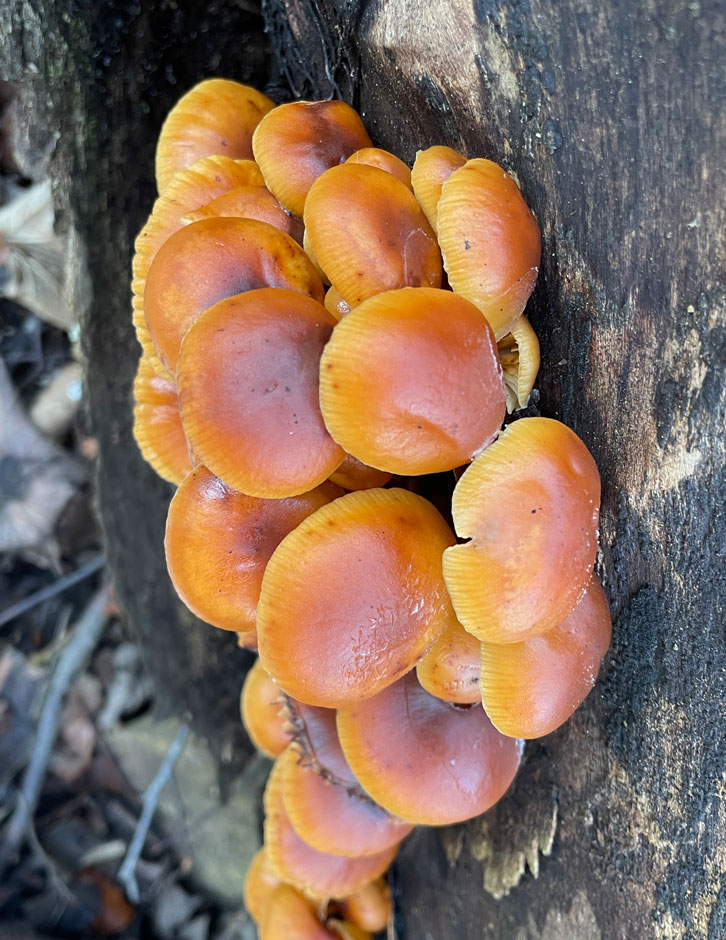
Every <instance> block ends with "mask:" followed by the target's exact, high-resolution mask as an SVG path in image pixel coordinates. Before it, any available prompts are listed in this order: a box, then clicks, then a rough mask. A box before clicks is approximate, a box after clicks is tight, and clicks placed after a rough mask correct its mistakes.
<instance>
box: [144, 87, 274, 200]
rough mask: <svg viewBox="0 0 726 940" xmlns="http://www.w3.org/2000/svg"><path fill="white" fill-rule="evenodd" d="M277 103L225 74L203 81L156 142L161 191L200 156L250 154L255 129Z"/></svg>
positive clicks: (178, 107) (169, 119)
mask: <svg viewBox="0 0 726 940" xmlns="http://www.w3.org/2000/svg"><path fill="white" fill-rule="evenodd" d="M274 107H275V102H274V101H271V100H270V99H269V98H268V97H267V95H263V94H262V93H261V92H259V91H257V90H256V89H255V88H250V86H249V85H240V84H239V82H231V81H228V80H227V79H224V78H211V79H208V80H207V81H204V82H200V83H199V84H198V85H196V86H195V87H194V88H192V89H191V90H190V91H188V92H187V93H186V94H185V95H184V96H183V97H182V98H180V99H179V101H177V103H176V104H175V105H174V107H173V108H172V109H171V111H170V112H169V114H168V116H167V118H166V120H165V121H164V124H163V126H162V128H161V133H160V134H159V142H158V144H157V146H156V184H157V186H158V188H159V192H162V191H163V190H164V189H165V188H166V186H167V185H168V184H169V181H170V180H171V178H172V177H173V176H174V174H175V173H178V172H179V171H180V170H185V169H187V167H190V166H191V165H192V164H193V163H196V162H197V160H200V159H201V158H202V157H210V156H213V155H221V156H225V157H231V158H232V159H238V158H244V159H251V158H252V133H253V131H254V129H255V128H256V127H257V125H258V124H259V122H260V119H261V118H262V116H263V115H265V114H267V112H268V111H271V110H272V108H274Z"/></svg>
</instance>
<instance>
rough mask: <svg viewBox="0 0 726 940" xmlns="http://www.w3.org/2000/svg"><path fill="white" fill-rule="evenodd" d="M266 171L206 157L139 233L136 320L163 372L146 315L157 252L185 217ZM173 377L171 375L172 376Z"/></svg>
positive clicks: (170, 190) (182, 176) (174, 184)
mask: <svg viewBox="0 0 726 940" xmlns="http://www.w3.org/2000/svg"><path fill="white" fill-rule="evenodd" d="M262 183H263V179H262V174H261V173H260V170H259V168H258V166H257V164H256V163H255V162H254V161H252V160H230V159H229V157H205V158H204V159H203V160H199V161H198V162H197V163H195V164H194V166H192V167H190V168H189V169H188V170H182V171H181V172H180V173H177V174H176V176H174V177H173V179H172V180H171V181H170V182H169V184H168V186H167V187H166V189H165V190H164V192H163V193H162V194H161V195H160V196H159V198H158V199H157V200H156V202H155V203H154V208H153V209H152V211H151V215H150V216H149V218H148V219H147V221H146V223H145V225H144V227H143V228H142V229H141V231H140V232H139V234H138V236H137V238H136V242H135V245H134V248H135V254H134V260H133V281H132V283H131V289H132V291H133V323H134V327H135V328H136V338H137V339H138V341H139V343H140V344H141V348H142V349H143V351H144V355H145V356H146V357H148V359H149V361H150V362H151V364H152V365H153V367H154V369H155V370H156V371H157V372H160V373H166V372H167V370H166V368H165V367H164V365H163V364H162V362H161V360H160V359H159V358H158V356H157V353H156V349H155V348H154V344H153V343H152V341H151V335H150V334H149V330H148V327H147V326H146V319H145V317H144V290H145V289H146V276H147V275H148V273H149V268H150V267H151V263H152V261H153V260H154V258H155V257H156V253H157V251H158V250H159V249H160V248H161V246H162V245H163V244H164V242H165V241H166V240H167V239H168V238H170V237H171V236H172V235H173V234H174V233H175V232H178V231H179V229H181V228H183V227H184V225H185V222H184V220H183V218H184V216H185V215H186V214H188V213H189V212H192V211H193V210H195V209H198V208H199V207H200V206H204V205H206V204H207V203H209V202H210V201H211V200H214V199H216V197H217V196H220V195H222V193H226V192H227V191H228V190H230V189H233V188H235V187H239V186H253V185H256V186H260V185H261V184H262ZM169 378H171V376H169Z"/></svg>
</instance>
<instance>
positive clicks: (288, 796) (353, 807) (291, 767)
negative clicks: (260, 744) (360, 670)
mask: <svg viewBox="0 0 726 940" xmlns="http://www.w3.org/2000/svg"><path fill="white" fill-rule="evenodd" d="M290 707H291V710H292V712H293V715H294V716H295V717H294V718H293V722H292V723H293V726H296V727H297V728H298V729H299V727H300V725H301V724H302V725H303V727H304V731H303V732H302V733H301V732H300V731H299V730H298V731H297V733H294V743H293V745H292V746H291V747H289V748H288V749H287V751H286V752H285V753H284V754H283V755H282V756H281V757H280V758H279V763H280V766H281V767H282V770H281V775H282V794H283V801H284V803H285V811H286V812H287V815H288V816H289V818H290V822H291V823H292V825H293V826H294V828H295V831H296V832H297V834H298V835H299V836H300V838H302V839H304V841H305V842H307V843H308V845H311V846H312V847H313V848H315V849H317V850H318V851H320V852H330V853H331V854H333V855H344V856H346V857H350V858H362V857H364V856H368V855H376V854H378V853H379V852H383V851H385V850H386V849H389V848H391V847H392V846H395V845H398V843H399V842H400V841H401V839H403V838H404V837H405V836H407V835H408V834H409V832H410V831H411V829H412V828H413V827H412V826H411V825H410V824H408V823H403V822H401V820H399V819H395V818H394V817H393V816H391V814H390V813H388V812H386V810H384V809H382V808H381V807H380V806H378V805H377V804H376V803H375V802H374V801H373V800H372V799H371V798H370V797H369V796H368V795H367V794H366V793H364V791H363V790H362V789H361V787H360V785H359V783H358V781H357V780H356V779H355V777H354V776H353V772H352V770H351V769H350V767H349V766H348V762H347V761H346V759H345V757H344V755H343V751H342V749H341V747H340V742H339V741H338V732H337V729H336V726H335V712H334V711H333V710H332V709H330V708H315V707H314V706H312V705H303V704H301V703H295V702H292V703H291V706H290ZM311 712H312V713H314V715H313V718H312V720H311V719H310V713H311Z"/></svg>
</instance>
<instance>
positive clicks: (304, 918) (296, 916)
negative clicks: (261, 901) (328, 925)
mask: <svg viewBox="0 0 726 940" xmlns="http://www.w3.org/2000/svg"><path fill="white" fill-rule="evenodd" d="M258 924H259V927H260V940H331V938H332V937H333V936H334V935H333V934H331V933H330V932H329V931H327V930H326V929H325V927H324V926H323V925H322V924H321V923H320V920H319V918H318V915H317V913H316V911H315V907H314V905H313V903H312V902H311V901H310V899H309V898H306V897H305V896H304V895H303V894H301V893H300V891H297V890H296V889H295V888H293V887H292V885H289V884H279V885H278V886H277V887H276V888H275V889H274V891H271V892H270V895H269V897H268V898H267V903H266V905H265V909H264V912H263V914H262V918H261V920H260V921H258Z"/></svg>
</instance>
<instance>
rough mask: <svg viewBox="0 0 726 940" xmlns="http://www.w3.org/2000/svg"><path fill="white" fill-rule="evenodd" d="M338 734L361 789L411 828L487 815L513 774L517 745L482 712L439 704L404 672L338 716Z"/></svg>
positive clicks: (519, 746)
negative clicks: (380, 689)
mask: <svg viewBox="0 0 726 940" xmlns="http://www.w3.org/2000/svg"><path fill="white" fill-rule="evenodd" d="M337 722H338V734H339V735H340V743H341V745H342V746H343V752H344V753H345V756H346V758H347V759H348V763H349V764H350V766H351V768H352V770H353V773H354V774H355V775H356V777H357V778H358V780H359V781H360V783H361V786H362V787H363V788H364V789H365V790H366V791H367V792H368V793H369V794H370V795H371V796H372V797H373V799H374V800H376V801H377V802H378V803H380V804H381V806H384V807H385V808H386V809H387V810H388V811H389V812H391V813H393V814H394V815H396V816H398V817H399V818H400V819H406V820H408V821H409V822H411V823H416V824H420V825H425V826H446V825H450V824H451V823H456V822H462V821H463V820H465V819H471V818H472V817H474V816H478V815H479V814H480V813H483V812H485V811H486V810H487V809H489V807H490V806H493V805H494V803H496V802H497V800H498V799H500V797H502V796H503V795H504V793H505V792H506V790H507V788H508V787H509V785H510V783H511V782H512V780H513V779H514V775H515V774H516V772H517V768H518V767H519V761H520V758H521V754H522V742H521V741H516V740H515V739H514V738H508V737H505V736H504V735H502V734H500V733H499V732H498V731H497V730H496V728H495V727H494V726H493V725H492V723H491V722H490V720H489V719H488V718H487V716H486V713H485V712H484V709H483V708H482V707H481V706H480V705H469V706H464V707H462V706H458V705H452V704H450V703H449V702H442V701H441V699H438V698H434V696H432V695H429V693H428V692H426V691H425V689H423V688H422V687H421V686H420V685H419V683H418V681H417V679H416V673H415V672H410V673H409V674H408V675H407V676H404V677H403V679H400V680H399V681H398V682H396V683H394V685H391V686H389V687H388V688H387V689H384V690H383V691H382V692H379V694H378V695H376V696H375V697H374V698H370V699H367V700H366V701H364V702H356V703H355V704H353V705H349V706H348V707H347V708H343V709H340V710H339V711H338V715H337Z"/></svg>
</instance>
